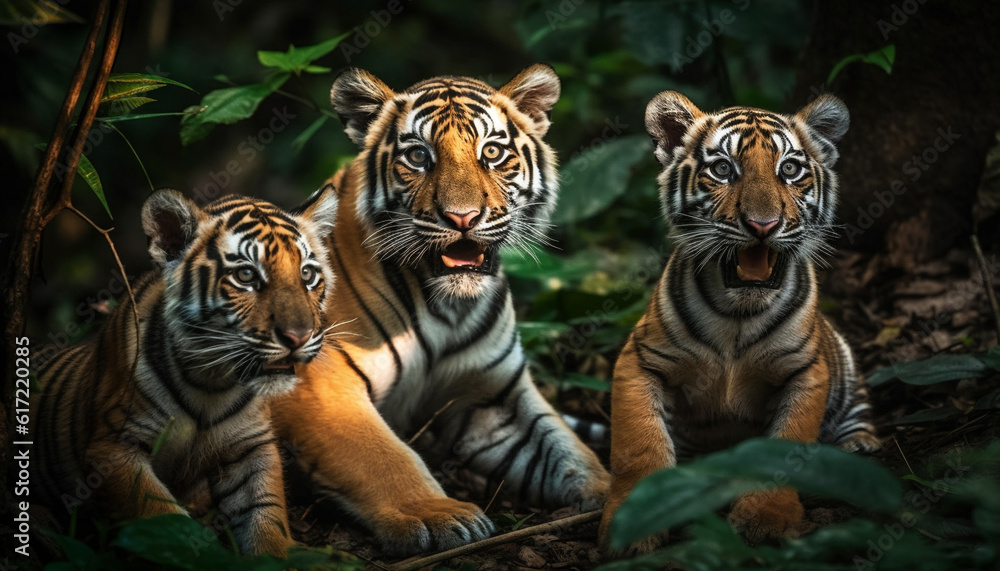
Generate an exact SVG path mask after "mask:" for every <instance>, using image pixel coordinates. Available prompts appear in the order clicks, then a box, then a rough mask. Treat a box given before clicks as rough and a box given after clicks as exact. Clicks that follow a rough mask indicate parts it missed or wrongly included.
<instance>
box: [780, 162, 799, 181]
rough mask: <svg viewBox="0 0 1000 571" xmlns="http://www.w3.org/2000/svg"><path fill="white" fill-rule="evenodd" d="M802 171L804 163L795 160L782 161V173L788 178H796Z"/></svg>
mask: <svg viewBox="0 0 1000 571" xmlns="http://www.w3.org/2000/svg"><path fill="white" fill-rule="evenodd" d="M800 172H802V165H800V164H799V163H797V162H795V161H785V162H783V163H781V174H783V175H785V176H786V177H787V178H794V177H795V176H797V175H798V174H799V173H800Z"/></svg>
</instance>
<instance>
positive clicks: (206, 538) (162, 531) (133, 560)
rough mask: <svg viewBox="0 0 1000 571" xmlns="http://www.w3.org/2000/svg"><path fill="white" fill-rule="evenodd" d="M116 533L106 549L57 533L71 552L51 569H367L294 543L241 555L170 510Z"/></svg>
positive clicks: (336, 554)
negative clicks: (277, 553)
mask: <svg viewBox="0 0 1000 571" xmlns="http://www.w3.org/2000/svg"><path fill="white" fill-rule="evenodd" d="M113 529H114V531H116V532H117V533H116V534H115V537H114V538H113V539H112V540H111V541H110V543H109V544H108V546H107V547H106V548H105V549H102V550H99V551H95V550H94V549H92V548H91V547H89V546H88V545H87V544H85V543H83V542H81V541H79V540H76V539H74V538H72V537H69V536H66V535H57V534H53V537H54V538H55V540H56V543H58V545H59V547H60V548H61V549H62V550H63V552H64V553H65V554H66V557H67V559H66V560H65V561H59V562H54V563H50V564H48V565H47V566H46V567H45V569H46V571H71V570H80V571H88V570H93V571H99V570H100V571H104V570H117V569H121V570H126V569H135V568H136V567H137V566H141V567H142V568H144V569H150V568H154V569H186V570H191V571H196V570H202V569H204V570H213V571H223V570H232V571H280V570H282V569H287V568H290V567H291V568H295V569H303V570H305V569H314V570H320V569H362V568H363V567H364V565H363V564H362V562H360V561H358V560H357V559H354V558H353V557H351V556H349V555H347V554H345V553H342V552H338V551H336V550H334V549H332V548H329V547H327V548H322V549H317V548H303V547H293V548H291V549H289V551H288V558H287V559H284V560H282V559H277V558H275V557H273V556H271V555H256V556H242V555H239V554H238V553H236V552H235V551H234V550H232V549H230V548H227V547H225V546H223V545H222V544H221V543H219V540H218V538H216V536H215V533H214V532H212V531H211V530H210V529H209V528H206V527H205V526H203V525H202V524H200V523H198V522H197V521H195V520H194V519H191V518H190V517H188V516H186V515H181V514H166V515H160V516H156V517H152V518H146V519H136V520H130V521H126V522H122V523H120V524H117V525H116V526H115V527H114V528H113Z"/></svg>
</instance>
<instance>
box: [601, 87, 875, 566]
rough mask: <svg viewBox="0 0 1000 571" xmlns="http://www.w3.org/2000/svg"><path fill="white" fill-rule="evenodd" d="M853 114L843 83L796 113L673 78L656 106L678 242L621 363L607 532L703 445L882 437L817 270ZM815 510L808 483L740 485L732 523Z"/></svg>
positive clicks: (769, 531)
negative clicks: (711, 93) (734, 102)
mask: <svg viewBox="0 0 1000 571" xmlns="http://www.w3.org/2000/svg"><path fill="white" fill-rule="evenodd" d="M848 123H849V116H848V112H847V108H846V107H845V106H844V104H843V103H842V102H841V101H840V100H839V99H837V98H835V97H832V96H823V97H820V98H818V99H816V100H815V101H813V102H812V103H811V104H810V105H808V106H806V107H805V108H803V109H802V110H800V111H799V112H798V113H796V114H795V115H792V116H787V115H780V114H777V113H770V112H767V111H763V110H760V109H752V108H747V107H732V108H728V109H723V110H722V111H720V112H718V113H704V112H702V111H700V110H699V109H698V108H697V107H695V106H694V104H692V103H691V102H690V101H689V100H688V99H687V98H685V97H684V96H683V95H680V94H678V93H675V92H671V91H666V92H663V93H661V94H659V95H657V96H656V97H655V98H654V99H653V100H652V101H651V102H650V103H649V106H648V107H647V108H646V129H647V130H648V131H649V134H650V135H651V136H652V138H653V140H654V144H655V155H656V158H657V159H658V160H659V161H660V163H661V164H662V165H663V171H662V173H661V174H660V176H659V178H658V181H659V183H660V188H661V200H662V203H663V212H664V215H665V216H666V218H667V220H668V222H669V223H670V225H671V226H672V229H673V239H674V244H675V247H674V250H673V253H672V254H671V256H670V259H669V261H668V262H667V267H666V269H665V270H664V272H663V276H662V277H661V278H660V282H659V284H657V286H656V289H655V290H654V292H653V295H652V300H651V301H650V304H649V308H648V309H647V310H646V313H645V315H644V316H643V317H642V318H641V319H640V320H639V323H638V324H637V325H636V327H635V329H634V331H633V332H632V335H631V336H630V337H629V339H628V341H627V343H626V344H625V347H624V348H623V350H622V353H621V356H620V357H619V359H618V362H617V364H616V366H615V371H614V379H613V382H612V404H611V472H612V474H613V481H612V486H611V495H610V498H609V501H608V503H607V506H606V508H605V511H604V519H603V521H602V524H601V534H602V539H603V541H605V542H606V541H607V539H608V531H609V524H610V521H611V517H612V516H613V515H614V513H615V511H616V510H617V509H618V507H619V506H620V505H621V503H622V501H624V499H625V497H626V496H627V495H628V494H629V492H630V491H631V490H632V488H633V487H634V486H635V485H636V483H637V482H638V481H639V480H640V479H642V478H643V477H644V476H647V475H648V474H650V473H652V472H654V471H656V470H658V469H660V468H664V467H669V466H673V465H674V464H675V463H676V462H677V461H678V459H683V458H686V457H690V456H691V455H692V454H697V453H702V452H710V451H713V450H717V449H721V448H725V447H728V446H731V445H733V444H735V443H737V442H739V441H740V440H743V439H746V438H749V437H753V436H769V437H773V438H783V439H788V440H793V441H798V442H806V443H809V442H816V441H819V442H824V443H830V444H836V445H839V446H841V447H843V448H845V449H848V450H864V451H870V450H873V449H875V448H877V447H878V446H879V443H878V439H877V438H876V437H875V434H874V429H873V427H872V425H871V423H870V413H871V411H870V408H869V405H868V399H867V390H866V388H865V386H864V383H863V381H862V380H861V379H860V378H858V376H857V374H856V372H855V369H854V361H853V358H852V356H851V351H850V349H849V348H848V346H847V344H846V343H845V342H844V339H843V338H842V337H841V336H840V335H839V334H838V333H837V332H836V331H835V330H834V329H833V327H832V326H831V325H830V323H829V322H828V321H827V320H826V318H825V317H823V315H822V314H821V313H820V311H819V308H818V297H817V296H818V292H817V286H816V275H815V274H816V271H815V268H814V265H815V263H816V261H817V260H818V259H819V258H820V256H821V255H822V254H824V253H826V252H828V250H829V246H828V245H827V244H826V243H825V240H826V239H827V238H828V237H830V235H831V234H832V230H831V228H832V223H833V217H834V214H835V210H836V203H837V178H836V175H835V174H834V172H833V171H832V167H833V165H834V163H835V162H836V160H837V150H836V148H835V147H834V144H835V143H836V142H837V141H838V140H839V139H840V138H841V137H842V136H843V135H844V133H845V132H846V131H847V127H848ZM802 515H803V510H802V505H801V504H800V503H799V499H798V496H797V495H796V493H795V491H794V490H792V489H789V488H777V489H774V490H769V491H761V492H755V493H750V494H747V495H745V496H743V497H741V498H739V499H738V500H737V501H736V502H735V503H734V505H733V506H732V510H731V513H730V522H731V523H733V524H734V525H736V526H738V527H743V528H744V532H745V534H746V536H747V538H748V539H750V540H758V539H761V538H765V537H779V536H788V535H793V534H795V533H796V526H797V525H798V524H799V523H800V521H801V519H802ZM655 543H656V540H652V541H649V542H646V544H645V545H641V546H637V548H638V549H640V550H642V549H644V548H650V547H652V546H653V545H654V544H655Z"/></svg>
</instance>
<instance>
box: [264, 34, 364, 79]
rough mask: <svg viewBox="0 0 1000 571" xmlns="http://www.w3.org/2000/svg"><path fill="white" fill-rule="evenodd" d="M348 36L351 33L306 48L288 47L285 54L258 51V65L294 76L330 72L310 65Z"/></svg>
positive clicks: (327, 69)
mask: <svg viewBox="0 0 1000 571" xmlns="http://www.w3.org/2000/svg"><path fill="white" fill-rule="evenodd" d="M350 35H351V32H345V33H343V34H341V35H339V36H337V37H336V38H333V39H331V40H327V41H325V42H322V43H319V44H316V45H314V46H306V47H302V48H297V47H295V46H288V51H285V52H272V51H259V52H257V59H258V60H259V61H260V63H262V64H264V65H265V66H267V67H273V68H277V69H280V70H282V71H287V72H290V73H294V74H296V75H297V74H300V73H302V72H303V71H306V72H308V73H325V72H327V71H330V70H329V68H323V67H320V66H312V65H310V64H312V62H313V61H315V60H317V59H319V58H321V57H323V56H325V55H326V54H328V53H330V52H332V51H333V50H334V48H336V47H337V45H339V44H340V42H342V41H343V40H344V39H345V38H347V37H348V36H350Z"/></svg>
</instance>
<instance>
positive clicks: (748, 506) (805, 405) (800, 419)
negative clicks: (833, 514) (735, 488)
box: [729, 358, 830, 543]
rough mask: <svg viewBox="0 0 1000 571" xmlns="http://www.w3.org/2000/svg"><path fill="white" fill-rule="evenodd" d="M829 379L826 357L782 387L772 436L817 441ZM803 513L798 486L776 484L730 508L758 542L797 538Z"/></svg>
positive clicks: (740, 525) (738, 525)
mask: <svg viewBox="0 0 1000 571" xmlns="http://www.w3.org/2000/svg"><path fill="white" fill-rule="evenodd" d="M828 379H829V371H828V369H827V365H826V363H825V361H824V360H823V359H822V358H820V359H819V360H818V361H817V362H816V363H814V364H813V365H812V366H811V367H810V368H809V369H806V370H805V371H804V372H802V373H800V374H799V375H798V376H797V377H795V378H792V379H790V380H789V381H788V383H787V384H786V386H785V387H783V388H782V394H781V396H780V400H779V403H778V407H777V410H776V412H775V418H774V420H773V421H772V423H771V428H770V431H769V435H770V436H771V437H772V438H781V439H783V440H791V441H794V442H801V443H803V444H813V443H815V442H817V440H818V438H819V431H820V425H821V423H822V421H823V415H824V413H825V411H826V401H827V395H828V394H829V390H830V389H829V384H828ZM803 515H804V510H803V508H802V503H801V502H800V501H799V495H798V493H797V492H796V491H795V490H794V489H792V488H787V487H773V488H768V489H764V490H758V491H754V492H749V493H747V494H744V495H743V496H741V497H740V498H738V499H737V500H736V501H735V502H734V503H733V507H732V510H730V513H729V523H730V524H731V525H733V526H734V527H736V528H738V529H742V530H743V534H744V536H745V537H746V538H747V540H749V541H750V542H753V543H755V542H758V541H761V540H764V539H777V538H782V537H797V536H798V535H799V528H800V527H801V525H802V517H803Z"/></svg>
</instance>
